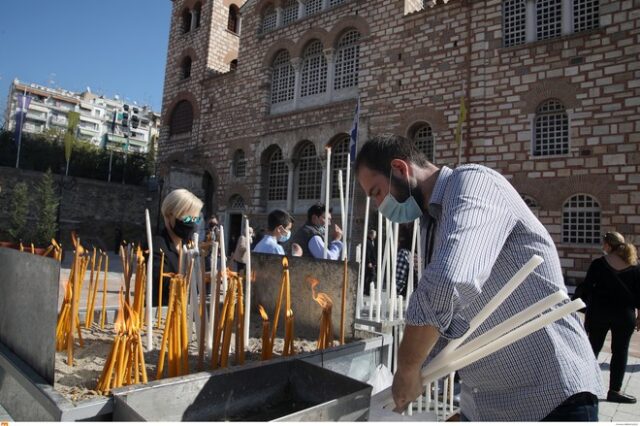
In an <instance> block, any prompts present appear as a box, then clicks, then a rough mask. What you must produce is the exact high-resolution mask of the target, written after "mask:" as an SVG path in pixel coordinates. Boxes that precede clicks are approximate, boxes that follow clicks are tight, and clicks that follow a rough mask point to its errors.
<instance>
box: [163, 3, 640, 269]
mask: <svg viewBox="0 0 640 426" xmlns="http://www.w3.org/2000/svg"><path fill="white" fill-rule="evenodd" d="M463 99H464V103H465V107H466V108H465V109H466V114H464V115H465V116H463V117H462V118H463V119H462V120H461V121H460V120H459V119H460V116H461V102H462V100H463ZM358 100H359V105H360V108H359V109H360V114H359V132H358V141H359V143H363V142H364V141H365V140H366V139H367V138H368V137H370V136H372V135H378V134H383V133H395V134H400V135H402V136H406V137H407V138H409V139H410V140H411V141H412V142H413V143H415V144H416V145H417V146H418V147H419V148H420V149H421V150H423V151H424V152H425V153H426V154H427V156H428V157H429V158H431V159H432V160H433V162H434V163H435V164H436V165H438V166H442V165H447V166H450V167H454V166H455V165H456V164H459V163H467V162H473V163H480V164H484V165H486V166H489V167H491V168H494V169H496V170H498V171H499V172H501V173H502V174H504V175H505V176H506V177H507V178H508V179H509V180H510V181H511V182H512V184H513V185H514V186H515V188H516V189H517V190H518V191H519V192H520V194H521V195H522V197H523V198H524V199H525V201H526V202H527V204H528V205H529V206H530V208H531V209H532V211H533V212H534V214H536V215H537V216H538V217H539V218H540V220H541V222H542V223H543V224H544V225H545V226H546V227H547V229H548V231H549V233H550V234H551V236H552V237H553V239H554V241H555V242H556V244H557V247H558V251H559V253H560V257H561V261H562V266H563V268H564V271H565V275H566V277H567V278H568V279H569V280H572V279H580V277H582V276H584V273H585V271H586V269H587V267H588V265H589V262H590V261H591V260H592V259H593V257H594V256H596V255H597V254H598V253H599V250H600V246H601V236H602V234H603V233H604V232H606V231H609V230H617V231H619V232H621V233H622V234H624V235H626V236H629V237H631V238H635V239H636V240H635V242H636V243H640V238H639V237H640V189H639V188H640V1H638V0H623V1H619V0H476V1H469V0H449V1H448V2H446V3H445V2H444V1H442V0H439V1H431V0H428V1H424V2H423V1H419V0H413V1H412V0H366V1H365V0H248V1H246V2H245V1H243V0H173V12H172V19H171V31H170V38H169V49H168V55H167V65H166V76H165V87H164V98H163V107H162V110H163V111H162V115H163V126H162V128H161V135H160V140H159V160H160V170H161V174H162V177H163V179H164V192H165V193H166V192H167V191H168V190H170V189H173V188H177V187H186V188H188V189H190V190H192V191H193V192H194V193H196V194H197V195H199V196H200V197H201V198H202V199H203V200H204V201H205V210H206V213H207V214H210V213H217V214H218V216H219V217H220V218H221V219H222V221H223V223H226V225H227V229H229V230H230V232H231V233H232V234H238V233H239V232H240V228H239V224H240V218H241V217H242V215H247V216H248V217H249V218H250V220H251V223H252V226H253V227H254V228H256V229H259V228H260V227H263V226H265V225H266V215H267V214H268V212H269V211H271V210H272V209H274V208H282V209H286V210H288V211H290V212H292V213H293V214H294V215H295V217H296V219H297V222H296V225H297V226H299V225H301V224H302V223H303V222H304V220H305V213H306V210H307V208H308V206H309V205H311V204H312V203H314V202H316V201H321V200H324V194H325V185H326V182H327V179H326V174H327V170H326V152H327V150H326V148H327V147H331V152H332V155H331V174H332V175H333V176H334V178H333V179H332V182H333V185H332V187H331V188H330V192H331V194H332V197H333V202H332V206H333V208H334V218H335V219H336V220H337V223H340V222H339V221H340V212H339V207H338V206H339V192H338V188H337V179H336V178H335V176H336V175H337V170H339V169H343V170H344V169H345V168H346V162H347V151H348V146H349V132H350V130H351V128H352V125H353V121H354V112H355V109H356V105H357V104H358ZM459 121H460V128H461V139H460V143H459V144H458V143H457V142H456V137H455V134H456V128H457V127H458V123H459ZM354 197H355V202H354V209H353V213H354V226H353V232H352V238H353V239H354V243H355V242H356V241H361V238H362V226H363V223H362V222H363V217H364V194H363V193H362V191H361V190H360V188H359V187H358V186H357V185H356V187H355V193H354ZM372 217H374V216H373V215H372ZM352 251H353V250H352Z"/></svg>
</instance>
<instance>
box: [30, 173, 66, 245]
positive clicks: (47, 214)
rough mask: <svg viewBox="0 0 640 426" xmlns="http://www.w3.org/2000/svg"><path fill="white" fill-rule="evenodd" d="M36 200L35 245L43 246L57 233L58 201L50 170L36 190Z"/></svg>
mask: <svg viewBox="0 0 640 426" xmlns="http://www.w3.org/2000/svg"><path fill="white" fill-rule="evenodd" d="M36 191H37V200H38V206H39V208H40V211H39V215H38V225H37V226H36V235H35V241H36V244H38V245H40V246H44V245H47V244H49V241H51V239H52V238H54V237H55V236H56V232H57V231H58V222H57V212H58V205H59V204H60V200H59V198H58V196H57V195H56V192H55V186H54V184H53V175H52V174H51V169H48V170H47V172H46V173H45V174H44V175H43V176H42V180H41V181H40V184H39V185H38V187H37V189H36Z"/></svg>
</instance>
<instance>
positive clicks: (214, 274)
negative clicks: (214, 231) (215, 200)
mask: <svg viewBox="0 0 640 426" xmlns="http://www.w3.org/2000/svg"><path fill="white" fill-rule="evenodd" d="M217 280H218V242H217V241H216V242H213V243H212V245H211V283H210V288H211V300H210V302H209V329H208V330H207V350H208V351H209V354H211V351H212V349H213V333H214V331H215V330H214V329H213V325H214V320H215V307H216V304H217V303H218V295H217V294H216V281H217Z"/></svg>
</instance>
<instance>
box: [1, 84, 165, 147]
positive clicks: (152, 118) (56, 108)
mask: <svg viewBox="0 0 640 426" xmlns="http://www.w3.org/2000/svg"><path fill="white" fill-rule="evenodd" d="M19 94H26V95H28V96H29V97H30V98H31V100H30V104H29V110H28V113H27V116H26V119H25V122H24V125H23V128H22V129H23V132H25V133H31V134H42V133H45V132H47V131H58V132H60V133H63V132H65V131H66V130H67V127H68V124H69V122H68V113H69V112H70V111H75V112H78V113H79V114H80V121H79V123H78V126H77V129H76V138H77V139H78V140H80V141H83V142H86V143H90V144H93V145H95V146H98V147H101V148H106V149H108V150H114V151H123V150H127V152H132V153H145V152H147V151H148V149H149V144H150V143H157V142H155V141H156V140H157V138H158V136H159V129H160V114H158V113H156V112H153V111H152V110H151V108H150V107H149V106H146V105H145V106H138V105H136V104H131V105H130V104H127V103H125V102H124V101H122V100H120V99H109V98H105V97H104V96H100V95H97V94H94V93H91V91H90V90H86V91H84V92H82V93H75V92H71V91H69V90H64V89H54V88H50V87H45V86H41V85H38V84H34V83H25V82H21V81H19V80H17V79H15V80H13V82H12V83H11V87H10V90H9V97H8V100H7V107H6V110H5V115H4V122H5V128H6V129H7V130H10V131H13V130H14V129H15V125H16V122H15V115H16V109H17V107H18V95H19Z"/></svg>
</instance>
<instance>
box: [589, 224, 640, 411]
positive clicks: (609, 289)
mask: <svg viewBox="0 0 640 426" xmlns="http://www.w3.org/2000/svg"><path fill="white" fill-rule="evenodd" d="M603 249H604V252H605V253H606V255H605V256H602V257H600V258H598V259H596V260H594V261H593V262H592V263H591V266H589V270H588V271H587V276H586V278H585V280H584V283H583V284H582V286H581V287H582V289H581V290H582V295H581V296H580V297H582V299H583V300H585V302H586V303H587V306H588V307H587V312H586V315H585V328H586V330H587V334H588V335H589V341H590V342H591V347H592V348H593V352H594V353H595V355H596V357H597V356H598V354H599V352H600V350H601V349H602V346H603V344H604V341H605V338H606V336H607V332H608V331H609V330H611V367H610V370H611V374H610V380H609V392H608V393H607V401H611V402H618V403H627V404H633V403H635V402H636V398H635V397H633V396H631V395H626V394H624V393H622V392H621V387H622V380H623V378H624V372H625V369H626V367H627V356H628V353H629V341H630V340H631V335H632V334H633V330H634V329H636V330H640V267H639V266H638V255H637V252H636V248H635V247H634V246H633V244H630V243H627V242H625V239H624V237H623V236H622V235H621V234H619V233H618V232H608V233H607V234H605V236H604V242H603Z"/></svg>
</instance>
